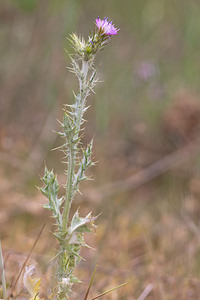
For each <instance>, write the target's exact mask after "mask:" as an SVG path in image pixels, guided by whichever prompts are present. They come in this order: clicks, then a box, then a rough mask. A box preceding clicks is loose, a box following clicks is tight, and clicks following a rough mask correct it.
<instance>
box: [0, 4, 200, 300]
mask: <svg viewBox="0 0 200 300" xmlns="http://www.w3.org/2000/svg"><path fill="white" fill-rule="evenodd" d="M199 11H200V3H199V1H197V0H191V1H188V0H175V1H166V0H148V1H146V0H140V1H136V0H124V1H121V0H109V1H107V0H101V1H94V0H51V1H48V0H6V1H2V0H1V1H0V41H1V42H0V45H1V46H0V59H1V63H0V163H1V168H0V193H1V195H0V208H1V209H0V236H1V240H2V244H3V249H4V254H5V257H6V273H7V278H8V282H9V283H10V282H11V281H12V279H13V278H15V276H16V274H17V272H18V270H19V269H20V266H21V264H22V263H23V261H24V259H25V257H26V256H27V253H28V252H29V251H30V249H31V246H32V244H33V243H34V240H35V239H36V237H37V234H38V232H39V231H40V228H41V227H42V225H43V224H44V223H46V227H45V229H44V231H43V233H42V236H41V237H40V240H39V242H38V244H37V246H36V248H35V249H34V253H33V255H32V258H31V259H32V260H33V261H34V264H37V265H38V270H40V272H41V274H42V278H43V280H44V282H48V278H49V276H50V275H49V273H48V267H49V264H50V263H49V261H50V257H51V255H53V253H54V248H56V243H55V240H54V238H53V237H52V236H51V233H50V231H51V230H52V225H51V224H52V220H51V217H50V215H49V214H48V213H47V212H46V211H44V209H43V208H42V205H41V204H42V203H45V201H46V199H44V198H43V197H42V196H41V195H40V193H39V192H38V191H37V188H36V186H40V185H41V182H40V176H41V175H42V174H43V168H44V164H45V163H46V164H47V166H48V167H49V168H54V170H55V171H56V172H57V174H58V178H59V180H60V182H61V183H62V182H64V176H63V175H62V174H63V169H64V166H63V164H61V163H60V160H62V154H61V153H59V152H58V151H57V152H55V151H51V149H52V148H54V147H56V146H58V145H59V144H60V140H59V137H58V136H57V135H56V134H55V133H54V132H53V131H52V130H59V123H58V122H57V121H56V120H57V119H62V107H63V104H64V103H70V102H71V101H72V99H73V95H72V90H76V88H77V82H76V79H75V78H74V77H73V75H72V74H71V73H70V72H69V71H68V70H67V69H66V67H67V66H69V64H70V60H69V58H68V57H67V55H66V52H65V49H66V50H68V51H70V48H69V42H68V40H67V37H68V36H69V34H70V33H71V32H78V33H80V34H83V35H87V33H88V31H90V30H93V28H94V26H95V25H94V20H95V18H96V17H97V16H100V17H105V16H108V17H109V18H110V19H112V20H114V23H115V25H116V26H117V27H118V28H120V31H119V34H118V36H116V37H114V38H113V39H112V43H111V45H110V46H109V47H107V48H106V49H105V50H104V51H103V52H102V53H100V54H99V55H98V57H97V65H99V66H100V68H99V79H100V81H101V82H100V83H99V84H98V85H97V86H96V90H95V91H96V93H95V94H92V95H91V96H90V98H89V100H88V103H89V104H90V105H91V108H90V110H89V111H88V113H87V116H86V118H87V120H88V122H87V124H86V133H85V136H84V138H83V144H86V143H87V142H88V141H89V140H90V139H91V138H92V137H93V136H95V147H94V160H96V161H98V163H97V165H96V167H95V168H93V169H91V170H90V172H89V175H91V176H92V177H93V178H94V181H90V182H87V183H84V184H83V185H82V196H79V197H78V198H77V200H76V201H75V203H74V207H73V209H74V210H75V209H76V208H77V207H80V211H81V213H82V214H83V215H84V214H86V213H87V212H89V211H91V210H92V211H93V213H94V214H99V213H100V212H101V216H100V217H99V219H98V222H97V223H98V227H97V230H96V234H95V236H94V235H88V236H87V241H88V243H89V244H90V245H91V246H92V247H94V248H95V249H96V250H91V249H89V250H88V249H84V250H83V253H82V254H83V256H84V257H85V258H86V261H84V262H82V263H81V264H80V265H79V268H78V269H77V274H78V275H79V277H81V279H82V280H83V282H84V283H83V284H82V285H80V286H77V287H76V289H75V290H76V292H74V294H73V297H74V299H75V298H77V297H79V298H80V297H81V296H82V295H83V293H84V291H85V290H86V288H87V285H88V282H89V278H90V276H91V273H92V271H93V269H94V266H95V264H96V263H98V268H97V273H96V279H95V283H94V285H93V288H92V291H91V296H92V295H93V296H95V295H96V294H98V293H100V292H102V291H104V290H106V289H108V288H110V287H113V286H115V285H117V284H119V283H123V282H128V284H127V285H126V286H125V287H123V288H121V289H120V290H118V291H115V292H112V293H111V294H110V295H107V296H106V297H105V298H106V299H112V300H117V299H121V300H123V299H128V300H135V299H138V300H142V299H183V300H184V299H195V300H196V299H199V295H200V222H199V221H200V159H199V157H200V150H199V146H200V143H199V129H200V85H199V77H200V75H199V74H200V18H199ZM44 286H45V288H46V284H44ZM45 288H44V291H43V293H44V294H45V293H46V289H45ZM17 289H18V290H17V291H20V290H21V285H20V282H19V284H18V287H17ZM17 291H16V293H17Z"/></svg>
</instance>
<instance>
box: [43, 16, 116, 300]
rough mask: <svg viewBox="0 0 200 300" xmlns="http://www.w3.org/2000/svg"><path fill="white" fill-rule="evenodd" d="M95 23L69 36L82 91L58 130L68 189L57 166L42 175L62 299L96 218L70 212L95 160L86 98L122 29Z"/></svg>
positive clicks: (73, 69) (73, 66)
mask: <svg viewBox="0 0 200 300" xmlns="http://www.w3.org/2000/svg"><path fill="white" fill-rule="evenodd" d="M95 23H96V29H95V30H94V31H93V33H92V34H90V35H89V37H88V39H87V40H85V39H84V38H83V37H82V36H78V35H77V34H72V35H70V39H69V40H70V43H71V45H72V48H73V51H74V53H73V54H70V59H71V68H70V71H71V72H73V73H74V74H75V75H76V77H77V78H78V83H79V91H78V93H77V94H75V93H74V103H73V104H71V105H65V106H64V117H63V121H62V122H60V125H61V131H60V132H58V134H59V135H60V137H61V138H62V139H63V140H64V142H63V144H62V145H61V146H60V147H58V148H59V149H60V150H62V151H63V152H64V157H65V160H66V162H67V170H66V185H65V192H64V195H62V196H60V185H59V183H58V181H57V178H56V175H55V174H54V172H53V170H51V171H49V170H48V169H47V168H45V173H44V176H43V178H42V180H43V182H44V187H43V188H41V189H40V190H41V191H42V193H43V194H44V195H45V196H46V197H47V198H48V203H47V204H45V205H44V207H45V208H46V209H48V210H50V211H51V212H52V215H53V217H54V219H55V223H56V231H55V232H54V235H55V237H56V238H57V240H58V242H59V246H60V248H59V250H58V253H57V255H56V262H57V271H56V282H57V286H56V293H55V297H56V299H58V300H63V299H69V293H70V291H71V288H72V285H73V283H74V282H78V281H79V280H78V279H77V278H75V276H74V275H73V272H74V269H75V267H76V265H77V264H78V262H79V261H80V260H81V257H80V250H81V247H83V246H86V243H85V241H84V233H85V232H88V231H90V230H91V227H92V226H93V225H94V221H95V219H96V217H92V216H91V213H89V214H88V215H87V216H86V217H80V215H79V212H78V211H76V212H75V214H74V215H73V216H71V215H70V208H71V204H72V201H73V200H74V198H75V195H76V193H77V192H78V191H79V184H80V182H82V181H84V180H87V179H88V177H87V175H86V171H87V169H88V168H89V167H91V166H92V165H93V164H94V163H93V162H92V157H91V156H92V146H93V140H91V142H90V143H89V144H88V145H87V147H86V148H85V149H83V148H82V145H81V137H82V136H83V132H82V131H83V127H82V125H83V123H84V121H85V120H84V113H85V112H86V111H87V109H88V106H87V103H86V99H87V97H88V96H89V94H90V92H91V91H93V89H94V87H95V84H96V83H97V81H98V79H97V77H96V73H97V72H96V69H95V67H94V58H95V55H96V54H97V53H98V52H99V51H100V50H102V49H103V48H104V47H105V46H106V45H108V44H109V42H110V40H111V36H113V35H116V34H117V32H118V29H116V28H115V26H114V25H113V23H112V21H109V20H108V19H107V18H104V19H103V20H101V19H100V18H97V19H96V22H95ZM70 217H71V218H70Z"/></svg>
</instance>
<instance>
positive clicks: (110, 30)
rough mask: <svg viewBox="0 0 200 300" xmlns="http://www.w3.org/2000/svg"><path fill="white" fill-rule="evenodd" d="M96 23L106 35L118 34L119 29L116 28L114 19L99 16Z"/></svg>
mask: <svg viewBox="0 0 200 300" xmlns="http://www.w3.org/2000/svg"><path fill="white" fill-rule="evenodd" d="M96 25H97V27H98V29H99V30H102V32H103V33H104V34H106V35H116V34H117V32H118V31H119V29H117V28H115V26H114V25H113V23H112V21H108V18H104V19H103V20H101V19H100V18H99V17H98V18H97V19H96Z"/></svg>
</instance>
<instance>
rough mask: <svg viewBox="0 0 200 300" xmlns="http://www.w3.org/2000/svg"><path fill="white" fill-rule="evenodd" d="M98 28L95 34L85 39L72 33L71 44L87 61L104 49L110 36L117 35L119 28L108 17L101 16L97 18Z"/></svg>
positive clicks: (79, 55)
mask: <svg viewBox="0 0 200 300" xmlns="http://www.w3.org/2000/svg"><path fill="white" fill-rule="evenodd" d="M95 24H96V26H97V28H98V29H97V30H94V32H93V34H92V35H90V36H89V37H88V40H87V41H85V40H84V39H83V38H82V37H79V36H78V35H77V34H72V35H71V39H70V40H71V44H72V46H73V48H74V50H75V53H76V54H77V55H78V57H80V58H81V59H83V60H85V61H89V60H91V61H92V60H93V58H94V55H95V54H96V53H97V52H99V51H100V50H102V49H103V48H104V47H105V46H106V45H107V44H108V43H109V41H110V37H111V36H113V35H116V34H117V32H118V31H119V29H117V28H116V27H115V26H114V25H113V22H112V21H109V20H108V18H104V19H103V20H101V19H100V18H99V17H98V18H97V19H96V20H95Z"/></svg>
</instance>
